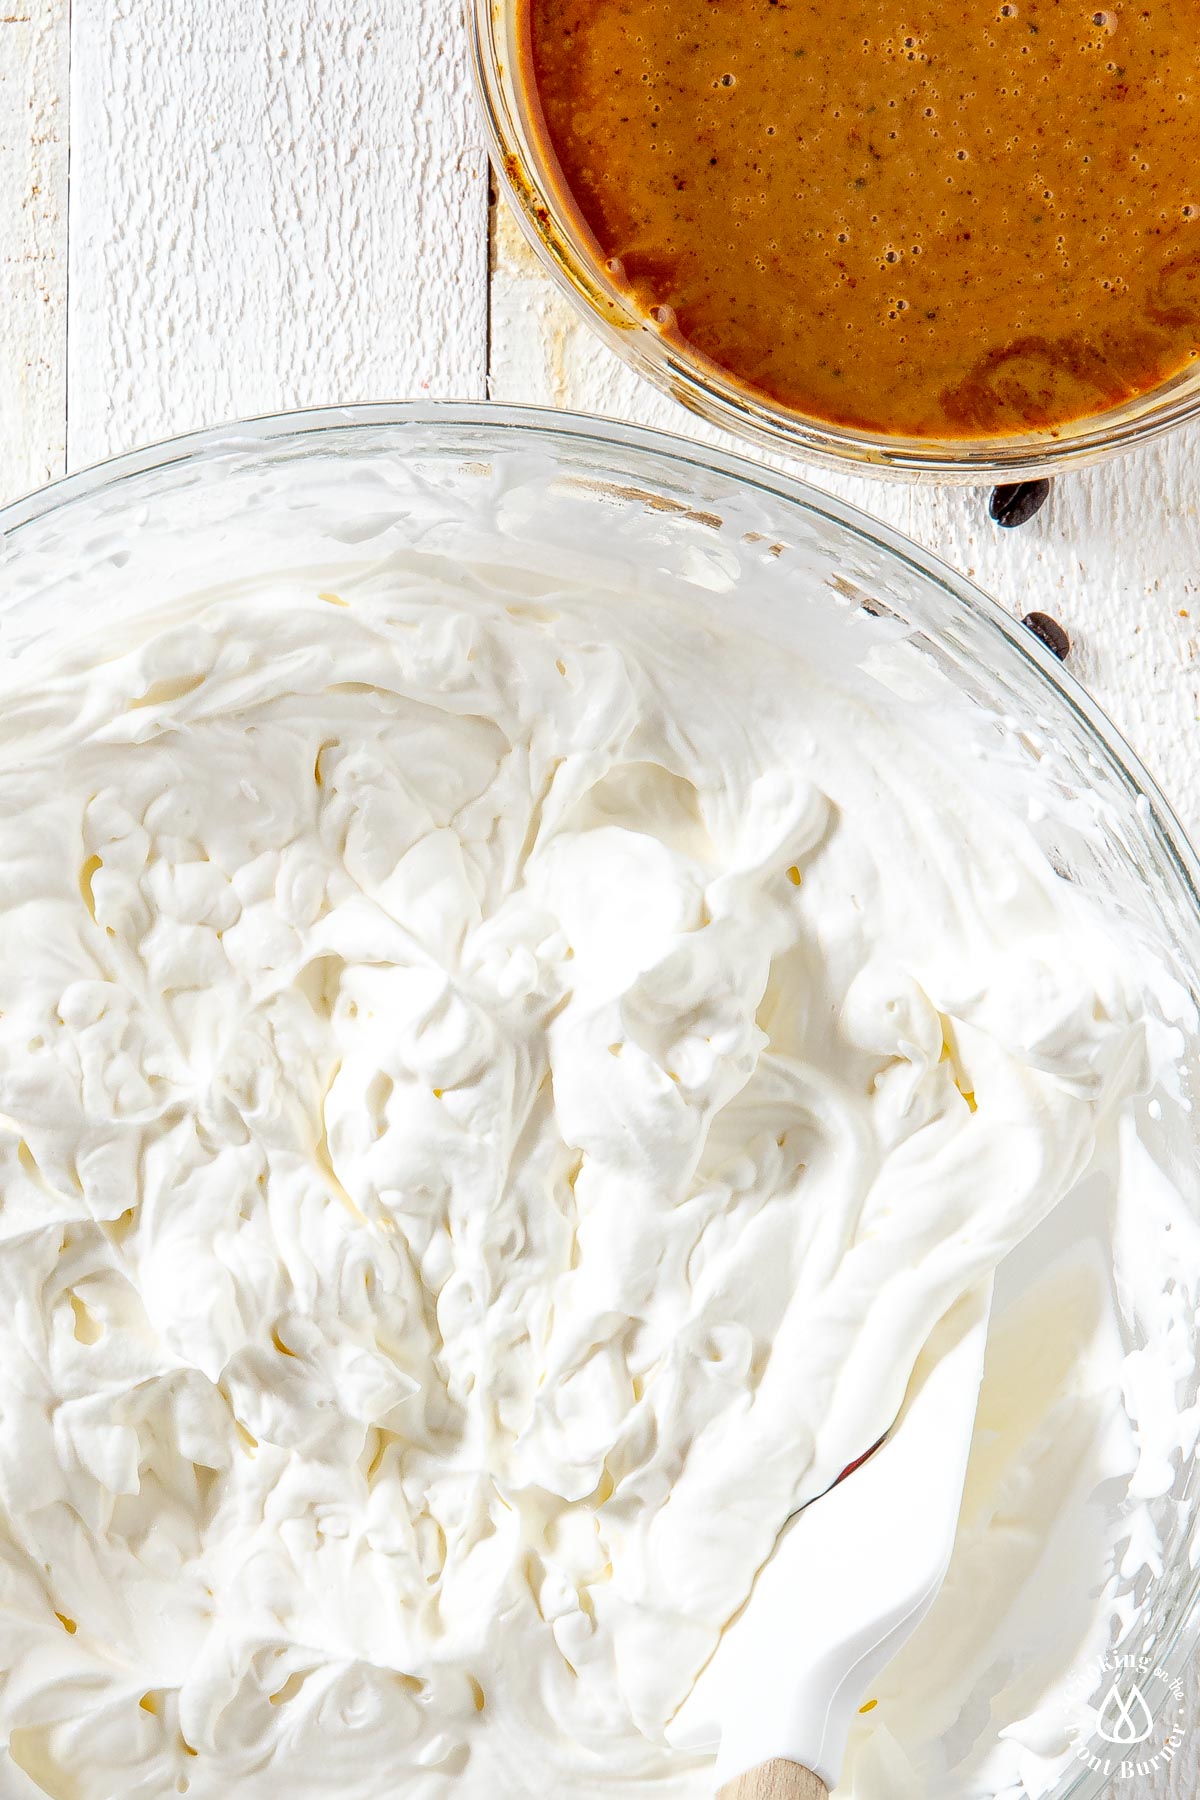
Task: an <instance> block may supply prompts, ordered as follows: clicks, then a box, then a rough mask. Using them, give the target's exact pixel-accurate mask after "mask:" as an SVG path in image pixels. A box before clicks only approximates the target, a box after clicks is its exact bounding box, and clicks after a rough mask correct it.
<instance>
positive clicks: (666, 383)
mask: <svg viewBox="0 0 1200 1800" xmlns="http://www.w3.org/2000/svg"><path fill="white" fill-rule="evenodd" d="M513 4H514V0H465V5H466V15H467V27H468V32H469V35H470V41H471V69H472V76H473V81H474V87H475V92H476V99H477V101H478V111H479V114H480V116H481V118H482V121H483V126H484V130H485V133H486V136H487V140H488V151H489V154H490V156H491V160H492V165H493V168H494V170H495V172H496V177H497V180H498V182H499V183H500V185H501V186H502V188H503V189H504V192H505V194H506V195H507V198H508V201H509V204H510V207H511V210H512V211H513V213H514V214H515V216H516V219H517V223H518V225H519V226H520V229H521V231H522V233H523V235H524V237H525V239H526V241H527V242H528V243H529V245H530V246H531V248H532V249H533V251H534V252H535V254H536V255H537V257H538V259H539V261H540V263H541V265H542V267H543V268H544V269H545V271H546V272H547V273H548V274H549V276H550V277H551V279H552V280H553V282H554V283H555V286H556V287H557V288H558V290H559V291H560V292H561V293H562V294H564V295H565V296H566V298H567V300H568V301H569V302H570V303H571V305H572V307H573V308H574V310H575V311H576V313H577V314H578V315H579V316H580V317H581V318H582V319H583V320H584V321H585V322H586V323H587V324H588V325H589V326H590V327H591V328H592V329H593V330H594V331H595V332H596V333H597V334H598V335H599V336H600V338H601V339H602V341H603V342H604V343H606V344H607V345H608V347H609V349H610V350H612V351H614V352H615V354H616V355H617V356H618V357H620V359H621V360H622V361H623V362H624V363H626V364H627V365H628V366H629V367H630V368H632V369H633V370H634V371H635V372H636V373H637V374H639V375H640V376H641V377H642V378H643V379H644V380H647V381H649V382H650V383H651V384H652V385H653V386H655V387H657V388H658V389H659V390H660V391H662V392H665V393H667V394H669V395H670V396H671V397H672V398H673V399H674V400H676V401H677V402H678V403H679V404H681V405H683V406H685V407H686V408H688V410H689V411H691V412H694V413H696V414H698V415H699V416H700V417H701V418H703V419H706V420H707V421H708V422H709V423H710V424H714V425H717V426H719V427H720V428H721V429H723V430H725V431H729V432H731V433H733V434H734V435H735V436H737V437H740V438H742V439H743V440H745V441H747V442H748V443H750V444H752V445H754V446H756V447H757V448H759V449H763V450H767V451H771V452H774V453H776V454H780V453H782V454H787V455H791V456H796V457H799V458H801V459H804V460H807V461H810V462H814V463H816V464H818V465H819V466H824V467H827V468H843V469H844V468H846V467H847V466H850V467H852V468H854V469H856V470H857V471H858V472H859V473H861V474H869V475H874V476H875V477H877V478H881V477H890V478H892V479H902V480H903V479H907V480H939V481H948V482H953V483H957V484H960V485H973V484H976V485H981V486H986V485H990V484H993V483H1010V482H1016V481H1021V480H1027V479H1038V478H1041V477H1044V476H1050V475H1059V474H1063V473H1065V472H1066V471H1068V470H1071V469H1080V468H1086V467H1089V466H1090V465H1092V464H1095V463H1098V462H1105V461H1108V460H1109V459H1110V458H1111V457H1115V456H1119V455H1122V454H1124V453H1126V452H1128V451H1131V450H1134V449H1137V448H1139V447H1140V446H1141V445H1143V444H1147V443H1151V442H1153V441H1154V440H1155V439H1157V438H1159V437H1161V436H1163V435H1164V434H1165V433H1166V432H1168V431H1173V430H1174V429H1175V428H1176V427H1177V426H1181V425H1185V424H1187V423H1188V422H1189V421H1190V420H1193V419H1196V418H1197V417H1200V368H1197V367H1195V366H1193V368H1192V370H1191V371H1190V372H1189V371H1187V370H1181V371H1179V373H1178V374H1176V375H1175V376H1173V377H1170V378H1169V379H1168V380H1167V381H1165V382H1162V383H1159V384H1158V386H1156V387H1154V388H1150V389H1147V390H1146V392H1145V393H1143V394H1138V395H1133V396H1131V397H1130V399H1128V400H1127V401H1124V402H1122V403H1120V404H1119V405H1118V406H1115V407H1108V408H1106V409H1105V410H1104V411H1102V412H1099V413H1096V414H1093V415H1089V416H1086V417H1084V418H1082V419H1079V420H1071V421H1067V422H1066V423H1065V424H1064V426H1063V427H1062V430H1063V432H1064V433H1066V434H1069V435H1066V436H1061V437H1060V436H1058V435H1051V434H1049V433H1048V432H1044V431H1043V432H1021V433H1012V434H1005V435H1003V436H999V437H991V438H961V439H954V438H937V439H929V440H927V441H926V440H922V439H919V438H907V437H899V436H889V435H888V434H887V433H885V432H871V431H867V430H864V429H859V428H857V427H852V426H838V425H833V424H829V423H826V422H823V421H822V420H821V419H819V418H816V417H813V418H811V419H810V418H806V417H804V416H803V415H801V414H799V413H793V412H789V411H788V410H787V409H785V408H784V407H782V406H778V405H776V404H775V403H774V402H772V401H770V400H768V399H767V398H766V397H765V396H762V395H757V394H755V393H753V392H752V391H751V390H750V389H748V388H745V387H743V386H741V385H740V384H739V383H737V382H736V381H735V380H733V379H732V378H731V377H726V376H725V375H724V374H723V372H722V371H721V370H719V369H718V368H717V367H716V366H715V365H708V364H706V363H705V362H704V361H703V360H702V359H701V358H699V357H692V356H689V355H687V353H686V352H685V351H680V350H678V349H676V348H675V347H674V346H672V345H670V344H668V343H667V341H666V340H665V339H664V338H662V337H659V336H658V335H657V334H656V333H654V332H653V330H652V328H651V326H650V323H649V322H648V321H646V320H643V319H641V318H639V317H638V316H637V314H636V312H635V310H634V309H633V308H632V307H631V306H630V305H629V304H628V303H627V302H626V301H625V300H624V299H623V297H622V296H620V295H619V293H618V290H617V289H616V288H612V289H605V288H603V286H602V281H601V276H600V274H599V271H598V268H596V267H595V266H593V264H592V263H591V262H590V261H589V259H588V258H587V257H586V256H585V255H584V254H582V252H581V250H580V247H579V244H578V242H577V239H578V236H579V232H578V230H577V229H576V228H575V227H573V226H572V225H571V224H570V223H569V222H568V220H567V218H566V216H565V214H566V211H567V209H566V208H563V207H561V206H558V205H556V203H555V191H554V190H555V185H556V184H555V182H554V180H553V178H552V176H551V175H550V172H549V171H543V170H540V169H539V168H538V166H537V161H536V158H535V156H534V154H533V152H532V149H531V147H530V144H529V138H528V134H527V133H526V131H525V129H524V127H523V125H522V123H521V121H520V118H519V116H518V112H517V109H516V107H515V105H514V104H513V102H512V100H511V99H510V96H509V94H508V93H507V91H506V69H505V60H504V58H503V57H502V55H501V54H500V53H499V52H498V49H497V43H496V36H497V30H498V27H499V25H500V22H501V21H502V20H504V19H505V18H507V17H508V16H509V15H510V12H511V8H512V6H513ZM560 185H561V184H560Z"/></svg>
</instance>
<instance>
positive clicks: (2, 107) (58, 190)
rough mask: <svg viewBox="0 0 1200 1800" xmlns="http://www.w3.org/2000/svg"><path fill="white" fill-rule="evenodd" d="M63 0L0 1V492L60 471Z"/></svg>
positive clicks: (63, 433)
mask: <svg viewBox="0 0 1200 1800" xmlns="http://www.w3.org/2000/svg"><path fill="white" fill-rule="evenodd" d="M67 4H68V0H0V499H7V498H10V497H11V496H12V495H13V494H18V493H22V492H24V491H25V490H26V489H28V488H33V487H40V486H41V485H42V483H43V482H46V481H50V480H52V479H53V477H54V476H55V475H61V474H62V472H63V463H64V457H65V453H66V451H65V446H66V347H67V310H66V300H67V257H66V249H67V105H66V95H67V64H68V56H69V48H68V35H67Z"/></svg>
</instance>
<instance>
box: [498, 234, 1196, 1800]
mask: <svg viewBox="0 0 1200 1800" xmlns="http://www.w3.org/2000/svg"><path fill="white" fill-rule="evenodd" d="M492 243H493V251H492V255H493V275H492V333H491V346H492V356H491V370H490V391H491V393H492V396H493V397H494V398H495V399H497V400H508V401H514V402H516V401H532V402H539V403H541V404H543V405H548V406H560V407H570V408H573V409H575V410H579V411H586V412H597V413H603V414H606V415H608V416H609V417H612V418H619V419H630V420H634V421H636V422H637V423H639V424H645V425H657V426H659V427H661V428H662V429H664V430H667V431H674V432H679V433H682V434H684V435H687V436H690V437H695V438H699V439H701V440H704V441H707V442H709V443H716V444H721V445H722V446H723V447H725V448H726V449H731V450H740V451H741V452H742V453H743V454H745V455H750V456H756V455H758V453H757V452H755V451H753V450H749V449H747V448H746V446H744V445H742V444H739V443H738V442H736V441H735V440H734V439H732V438H729V437H727V436H726V435H725V434H724V433H722V432H719V431H717V430H715V429H714V428H713V427H711V426H708V425H706V424H704V423H703V422H702V421H701V420H699V419H697V418H696V417H695V416H694V415H693V414H692V413H690V412H688V411H687V410H686V409H685V408H683V407H682V406H680V405H679V404H678V403H677V402H675V401H673V400H671V399H669V398H668V397H667V396H665V395H662V394H659V393H658V392H657V391H656V390H655V389H653V388H651V387H650V386H649V384H648V383H646V382H644V381H643V380H642V379H641V378H640V377H639V376H637V375H635V374H634V373H633V372H632V371H631V370H629V369H628V368H626V367H625V365H624V364H623V363H622V362H621V361H620V360H619V359H618V358H617V357H616V356H615V355H614V354H613V353H612V352H611V351H609V350H608V349H607V348H606V347H605V346H604V345H603V344H602V343H601V342H600V341H599V340H598V339H597V338H596V337H595V336H594V334H593V333H592V331H591V330H590V329H589V328H588V327H587V326H586V325H584V324H583V323H582V322H581V321H580V319H579V318H578V316H577V315H576V314H575V313H574V312H573V310H572V309H571V308H570V307H569V306H568V304H567V302H566V301H565V300H564V299H563V298H562V297H561V296H560V295H559V294H558V292H557V290H556V289H555V288H554V287H553V286H552V284H551V282H550V281H549V279H548V278H547V277H546V276H545V275H544V274H543V272H542V269H541V265H540V264H539V263H538V261H537V258H536V257H535V256H534V254H533V252H532V250H531V249H530V248H529V246H528V245H527V244H526V242H525V240H524V238H523V237H522V235H521V232H520V228H519V227H518V225H517V224H516V221H515V219H514V218H513V216H512V214H511V213H510V212H509V210H508V208H507V206H506V205H505V204H503V203H502V204H500V205H499V206H497V207H496V208H494V213H493V220H492ZM760 460H763V461H768V462H772V463H774V465H775V466H776V467H781V468H783V467H786V468H789V469H790V470H791V472H793V473H795V474H798V475H800V476H803V477H805V478H807V479H809V480H811V481H813V482H814V483H815V484H816V485H817V486H818V487H823V488H825V489H826V490H828V491H832V492H835V493H838V494H840V495H841V496H842V497H843V498H844V499H847V500H850V501H853V502H854V503H855V504H856V505H858V506H861V507H863V508H864V509H865V510H867V511H868V512H871V513H874V514H875V515H876V516H877V517H879V518H883V519H886V520H888V521H889V523H891V524H892V525H894V526H896V527H897V528H898V529H899V530H901V531H904V532H907V533H908V534H909V536H911V537H913V538H915V539H917V541H918V542H920V543H923V544H926V545H928V547H929V548H930V549H931V550H934V551H936V552H937V554H938V555H939V556H942V557H943V558H944V559H945V560H946V561H947V562H948V563H951V564H952V565H953V566H954V567H955V568H957V569H959V570H961V571H962V572H963V573H964V574H966V575H969V576H970V577H971V578H972V579H973V580H975V581H977V582H979V584H980V585H981V586H982V587H984V588H986V589H987V590H988V591H989V592H990V593H992V594H994V595H995V596H996V598H997V599H999V600H1000V601H1001V602H1002V604H1003V605H1004V606H1005V607H1007V608H1008V610H1009V611H1010V612H1013V613H1015V614H1016V615H1017V616H1018V617H1023V616H1024V615H1025V614H1026V613H1028V612H1034V611H1041V612H1048V613H1051V614H1052V615H1053V616H1054V617H1056V618H1058V619H1060V620H1061V621H1062V623H1063V624H1064V625H1065V626H1066V627H1067V630H1068V631H1069V632H1070V634H1071V638H1072V640H1073V648H1072V652H1071V658H1070V667H1071V668H1072V670H1073V671H1074V673H1075V674H1076V675H1078V677H1079V678H1080V680H1081V681H1082V682H1083V683H1084V685H1085V686H1086V687H1087V688H1089V689H1090V691H1091V692H1092V693H1093V694H1094V695H1095V697H1096V699H1097V700H1098V701H1099V703H1100V704H1101V706H1103V707H1104V709H1105V711H1106V712H1107V713H1108V714H1109V716H1110V717H1111V718H1112V719H1113V720H1114V722H1115V723H1116V724H1117V725H1118V726H1119V727H1120V729H1121V730H1122V731H1124V733H1125V734H1126V736H1127V737H1128V738H1129V740H1130V742H1131V743H1132V744H1133V745H1134V746H1135V747H1136V749H1137V750H1138V751H1139V752H1140V754H1141V755H1142V757H1143V759H1144V760H1145V761H1146V763H1147V764H1148V765H1149V767H1150V769H1151V771H1152V772H1153V773H1154V774H1155V775H1157V776H1158V778H1159V780H1160V781H1161V782H1162V785H1163V787H1164V788H1165V790H1166V792H1167V794H1168V796H1169V797H1170V798H1171V800H1172V801H1173V802H1174V804H1175V806H1176V808H1177V810H1178V812H1179V814H1180V817H1181V819H1182V821H1183V824H1184V826H1185V827H1186V828H1187V829H1188V831H1189V832H1190V833H1191V834H1192V836H1193V838H1194V839H1195V840H1196V841H1200V722H1198V720H1200V660H1198V658H1200V635H1198V634H1200V432H1196V431H1191V432H1177V433H1175V434H1174V435H1172V436H1171V437H1169V438H1167V439H1165V440H1163V441H1162V442H1161V443H1159V444H1156V445H1151V446H1149V447H1147V448H1146V449H1144V450H1141V451H1139V452H1137V453H1135V454H1134V455H1132V456H1128V457H1125V458H1123V459H1121V460H1120V461H1117V462H1113V463H1109V464H1107V465H1105V466H1104V467H1101V468H1099V469H1094V470H1090V471H1088V472H1086V473H1084V474H1081V475H1075V476H1069V477H1064V478H1062V479H1060V480H1059V481H1058V482H1056V483H1055V487H1054V491H1053V493H1052V494H1051V497H1050V500H1049V502H1048V503H1047V505H1046V507H1045V508H1044V509H1043V511H1042V512H1041V513H1039V514H1038V515H1037V517H1036V518H1035V519H1033V520H1032V521H1031V522H1030V523H1029V524H1028V525H1025V526H1023V527H1021V528H1020V529H1018V530H1015V531H1002V530H1000V529H999V528H998V527H996V526H994V525H993V524H992V523H991V521H990V519H989V518H988V515H987V494H986V492H985V491H979V490H971V489H954V488H946V487H923V486H916V485H912V486H909V485H904V484H901V483H897V482H891V481H877V480H873V479H870V478H868V477H855V476H851V475H843V474H841V473H836V472H835V473H830V472H829V471H827V470H813V469H805V468H803V467H802V466H801V465H800V464H798V463H794V462H793V463H786V462H785V461H784V460H783V459H782V458H771V457H766V458H763V457H760ZM1186 1685H1187V1690H1188V1695H1189V1699H1188V1716H1189V1718H1190V1719H1191V1720H1193V1721H1194V1724H1193V1727H1192V1729H1191V1731H1190V1732H1189V1735H1188V1737H1187V1739H1186V1740H1185V1743H1184V1745H1183V1747H1182V1748H1181V1749H1180V1751H1179V1752H1178V1755H1177V1757H1176V1759H1175V1760H1174V1761H1173V1762H1172V1763H1171V1764H1170V1765H1169V1766H1168V1767H1167V1768H1160V1770H1159V1771H1158V1772H1157V1773H1154V1774H1146V1775H1139V1774H1136V1773H1134V1774H1132V1775H1130V1776H1128V1777H1125V1778H1122V1779H1119V1780H1117V1781H1114V1782H1113V1783H1112V1784H1111V1787H1110V1789H1109V1790H1108V1793H1107V1794H1106V1796H1105V1800H1195V1796H1196V1795H1198V1794H1200V1667H1198V1666H1196V1665H1193V1668H1192V1671H1191V1673H1190V1674H1189V1676H1188V1677H1187V1678H1186Z"/></svg>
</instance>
